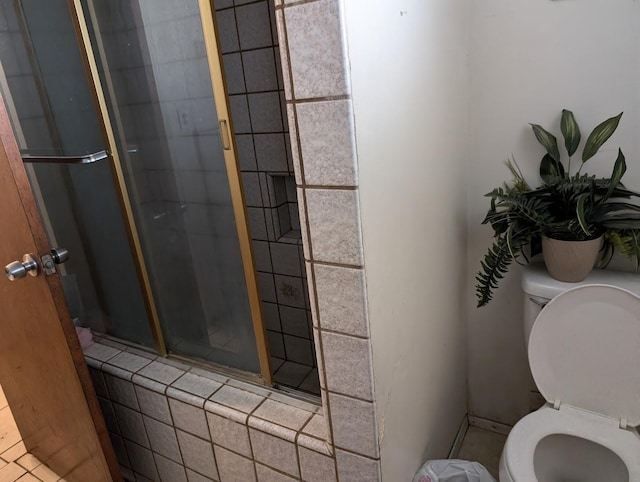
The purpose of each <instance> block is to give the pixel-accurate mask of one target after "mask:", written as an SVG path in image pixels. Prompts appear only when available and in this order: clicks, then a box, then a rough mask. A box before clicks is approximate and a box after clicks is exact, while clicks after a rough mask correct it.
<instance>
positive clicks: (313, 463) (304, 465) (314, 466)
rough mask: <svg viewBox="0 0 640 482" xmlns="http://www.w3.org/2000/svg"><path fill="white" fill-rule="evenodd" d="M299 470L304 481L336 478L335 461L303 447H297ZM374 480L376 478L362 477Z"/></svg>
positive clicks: (324, 480) (328, 480) (316, 481)
mask: <svg viewBox="0 0 640 482" xmlns="http://www.w3.org/2000/svg"><path fill="white" fill-rule="evenodd" d="M298 454H299V456H300V470H301V471H302V480H304V481H305V482H307V481H308V482H331V481H335V480H336V467H335V461H334V459H332V458H331V457H327V456H326V455H322V454H319V453H317V452H314V451H313V450H309V449H306V448H304V447H298ZM362 480H372V481H373V480H376V479H362Z"/></svg>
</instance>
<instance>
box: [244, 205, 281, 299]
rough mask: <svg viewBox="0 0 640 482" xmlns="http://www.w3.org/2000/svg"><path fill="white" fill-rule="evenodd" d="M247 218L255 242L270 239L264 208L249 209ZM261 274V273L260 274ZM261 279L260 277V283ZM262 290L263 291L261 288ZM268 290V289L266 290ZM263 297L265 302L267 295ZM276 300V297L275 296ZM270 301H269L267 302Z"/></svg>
mask: <svg viewBox="0 0 640 482" xmlns="http://www.w3.org/2000/svg"><path fill="white" fill-rule="evenodd" d="M247 217H248V222H249V228H250V229H251V238H252V239H254V240H257V239H263V240H266V239H268V235H267V225H266V221H265V217H264V209H262V208H247ZM258 274H260V273H258ZM259 281H260V278H259V276H258V282H259ZM261 289H263V288H262V287H261ZM265 289H267V288H265ZM262 296H263V300H264V299H265V298H264V297H265V295H262ZM274 299H275V296H274ZM265 301H268V300H265Z"/></svg>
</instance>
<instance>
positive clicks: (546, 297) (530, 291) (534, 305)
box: [522, 262, 640, 346]
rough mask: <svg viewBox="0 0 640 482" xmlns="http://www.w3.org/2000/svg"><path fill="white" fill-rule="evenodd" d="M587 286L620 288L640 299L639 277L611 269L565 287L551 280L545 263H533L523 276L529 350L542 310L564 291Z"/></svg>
mask: <svg viewBox="0 0 640 482" xmlns="http://www.w3.org/2000/svg"><path fill="white" fill-rule="evenodd" d="M588 284H607V285H613V286H618V287H620V288H624V289H626V290H629V291H631V292H632V293H634V294H636V295H638V296H640V274H638V273H628V272H624V271H615V270H612V269H594V270H593V271H592V272H591V274H590V275H589V276H587V278H586V279H585V280H584V281H580V282H579V283H565V282H563V281H558V280H556V279H554V278H552V277H551V276H550V275H549V273H547V270H546V269H545V267H544V263H537V262H536V263H530V264H529V265H528V266H527V267H526V268H525V270H524V274H523V275H522V291H524V341H525V343H526V346H529V334H530V333H531V328H532V327H533V323H534V322H535V321H536V318H537V317H538V314H539V313H540V310H542V308H543V307H544V306H545V305H546V304H547V303H548V302H549V301H550V300H551V299H552V298H554V297H556V296H558V295H559V294H560V293H562V292H563V291H566V290H568V289H571V288H575V287H576V286H581V285H588Z"/></svg>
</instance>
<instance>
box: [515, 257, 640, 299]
mask: <svg viewBox="0 0 640 482" xmlns="http://www.w3.org/2000/svg"><path fill="white" fill-rule="evenodd" d="M588 284H606V285H613V286H618V287H620V288H624V289H626V290H628V291H631V292H632V293H634V294H636V295H638V296H640V274H639V273H628V272H624V271H616V270H612V269H594V270H593V271H592V272H591V274H590V275H589V276H587V278H586V279H585V280H584V281H581V282H579V283H565V282H563V281H558V280H556V279H554V278H552V277H551V275H549V273H547V270H546V268H545V267H544V263H540V262H534V263H530V264H529V265H528V266H527V267H526V268H525V269H524V273H523V274H522V290H523V291H524V292H525V293H526V294H528V295H530V296H535V297H537V298H544V299H547V300H550V299H553V298H555V297H556V296H558V295H559V294H560V293H562V292H564V291H567V290H568V289H571V288H575V287H577V286H582V285H588Z"/></svg>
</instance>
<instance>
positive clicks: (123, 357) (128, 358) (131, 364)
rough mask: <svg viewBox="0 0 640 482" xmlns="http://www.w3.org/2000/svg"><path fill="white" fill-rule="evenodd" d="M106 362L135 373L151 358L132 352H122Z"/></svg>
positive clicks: (149, 361)
mask: <svg viewBox="0 0 640 482" xmlns="http://www.w3.org/2000/svg"><path fill="white" fill-rule="evenodd" d="M107 363H109V365H114V366H116V367H118V368H122V369H124V370H127V371H130V372H132V373H135V372H137V371H138V370H140V369H142V368H144V367H145V366H147V365H148V364H149V363H151V360H149V359H148V358H144V357H141V356H139V355H135V354H133V353H127V352H122V353H119V354H118V355H116V356H114V357H113V358H111V359H110V360H109V361H108V362H107Z"/></svg>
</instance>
